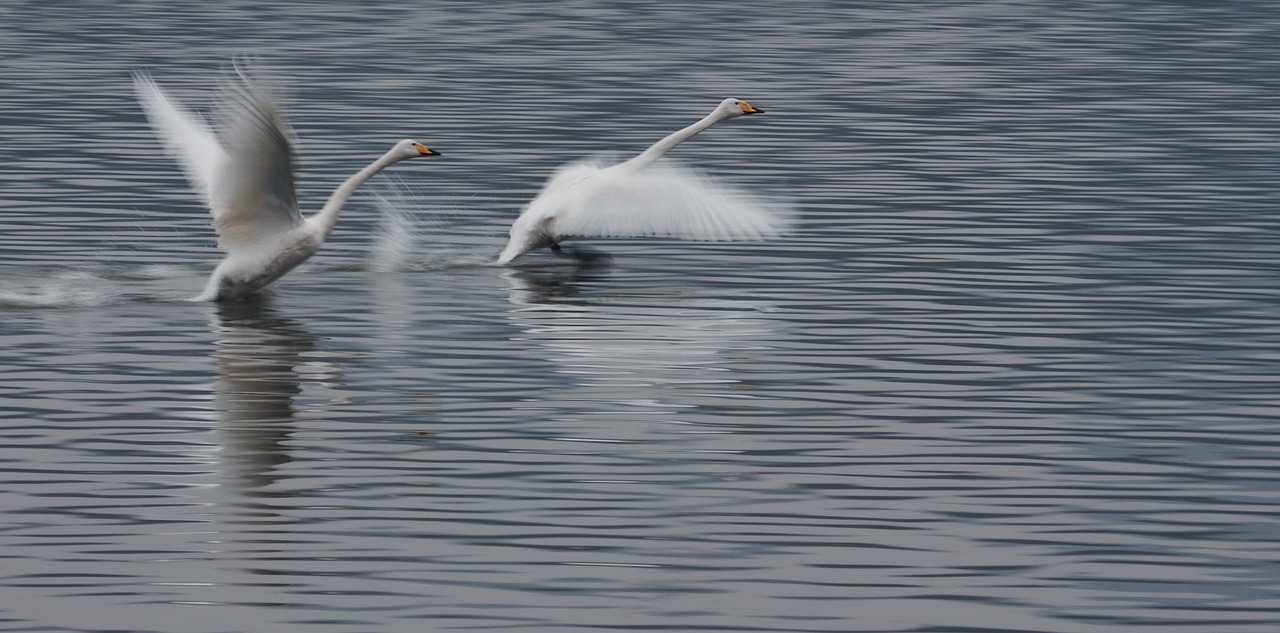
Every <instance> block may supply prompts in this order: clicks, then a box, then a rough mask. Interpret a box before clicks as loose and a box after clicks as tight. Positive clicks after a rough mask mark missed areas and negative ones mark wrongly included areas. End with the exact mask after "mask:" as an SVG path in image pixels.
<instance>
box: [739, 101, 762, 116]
mask: <svg viewBox="0 0 1280 633" xmlns="http://www.w3.org/2000/svg"><path fill="white" fill-rule="evenodd" d="M738 107H739V108H742V113H743V114H764V110H761V109H760V108H757V107H755V106H753V105H751V104H750V103H747V102H746V101H739V102H738Z"/></svg>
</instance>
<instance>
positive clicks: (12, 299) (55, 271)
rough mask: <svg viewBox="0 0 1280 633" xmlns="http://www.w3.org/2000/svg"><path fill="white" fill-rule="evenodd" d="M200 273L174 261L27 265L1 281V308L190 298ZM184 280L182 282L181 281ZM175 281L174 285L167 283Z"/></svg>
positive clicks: (58, 306)
mask: <svg viewBox="0 0 1280 633" xmlns="http://www.w3.org/2000/svg"><path fill="white" fill-rule="evenodd" d="M200 276H201V272H200V271H197V270H195V269H193V268H187V267H184V266H174V265H140V266H129V265H121V266H92V265H84V266H75V267H57V268H51V267H42V268H36V269H30V268H24V269H22V270H21V271H10V272H9V274H4V275H3V280H0V308H11V309H21V308H89V307H98V306H107V305H117V304H122V303H131V302H171V301H175V302H176V301H187V300H189V299H191V297H193V296H195V292H196V291H193V290H192V289H191V288H188V287H186V286H188V285H189V283H190V282H189V281H188V280H190V279H193V278H198V277H200ZM179 280H181V281H179ZM168 282H173V284H174V287H167V284H168Z"/></svg>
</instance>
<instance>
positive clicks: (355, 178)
mask: <svg viewBox="0 0 1280 633" xmlns="http://www.w3.org/2000/svg"><path fill="white" fill-rule="evenodd" d="M394 153H395V151H394V150H392V151H389V152H387V153H386V154H383V155H382V157H380V158H378V160H375V161H373V162H372V163H369V164H368V165H367V166H366V167H365V168H364V169H361V170H360V171H358V172H356V173H354V174H352V175H351V177H350V178H347V179H346V180H345V181H343V183H342V184H341V185H339V186H338V188H337V189H334V190H333V193H332V194H330V195H329V200H328V201H327V202H325V203H324V207H323V208H321V209H320V212H319V213H317V214H315V215H313V216H311V218H310V219H309V220H308V222H310V223H314V224H316V225H317V228H318V229H319V230H320V231H321V235H323V236H327V235H329V232H330V231H332V230H333V227H334V225H335V224H337V222H338V214H340V213H342V207H343V206H345V205H346V204H347V199H349V198H350V197H351V194H353V193H355V191H356V188H358V187H359V186H360V185H363V184H364V183H365V181H366V180H369V179H370V178H373V177H374V175H376V174H377V173H378V172H380V171H382V170H383V169H386V168H387V167H389V166H390V165H392V164H393V163H396V162H397V159H396V158H395V157H394V156H393V154H394Z"/></svg>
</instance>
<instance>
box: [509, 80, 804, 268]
mask: <svg viewBox="0 0 1280 633" xmlns="http://www.w3.org/2000/svg"><path fill="white" fill-rule="evenodd" d="M761 112H764V110H762V109H760V108H756V107H754V106H752V105H751V104H750V103H747V102H746V101H743V100H741V99H733V98H730V99H725V100H723V101H721V102H720V104H719V105H717V106H716V108H715V109H714V110H712V111H711V114H708V115H707V116H705V117H703V118H702V119H701V120H699V121H698V122H696V123H694V124H693V125H690V126H689V127H686V128H684V129H682V130H679V131H677V132H675V133H672V134H670V135H668V136H666V137H664V138H663V139H662V140H660V141H658V142H657V143H654V144H653V145H652V146H650V147H649V148H648V149H646V150H645V151H643V152H641V153H640V154H639V155H637V156H636V157H634V158H632V159H630V160H627V161H624V162H622V163H618V164H616V165H608V166H606V165H602V164H599V163H596V162H591V161H586V162H578V163H573V164H570V165H567V166H565V167H562V168H561V169H560V170H559V171H557V172H556V173H555V174H553V175H552V176H551V178H549V179H548V180H547V183H546V184H545V185H544V186H543V188H542V191H541V192H540V193H539V194H538V195H537V196H536V197H534V199H533V201H532V202H530V203H529V205H528V206H527V207H525V209H524V211H523V212H521V214H520V216H519V217H517V218H516V221H515V223H513V224H512V225H511V236H510V238H509V239H508V240H507V245H506V247H505V248H503V249H502V252H501V253H500V254H499V255H498V261H497V263H498V264H507V263H509V262H511V261H512V260H513V259H515V258H517V257H520V256H521V255H524V254H525V253H528V252H530V251H534V250H537V249H539V248H542V247H544V246H550V247H551V249H552V250H553V251H554V252H556V253H560V252H561V250H560V246H559V245H560V242H562V241H564V240H566V239H569V238H571V237H642V236H644V237H676V238H683V239H695V240H712V241H714V240H729V239H756V240H758V239H763V238H766V237H774V236H776V235H778V233H779V232H780V231H781V230H782V229H783V228H784V226H785V224H786V219H785V218H784V217H783V214H781V213H780V212H779V211H777V210H776V209H772V208H770V207H769V205H766V204H763V203H761V202H759V201H757V200H754V199H752V197H751V196H749V195H747V194H745V193H743V192H739V191H735V190H732V189H729V188H727V187H724V186H721V185H718V184H716V183H715V182H713V181H710V180H708V179H706V178H703V177H700V176H699V175H698V174H696V173H693V172H690V171H689V170H686V169H680V168H678V167H675V166H661V165H654V164H653V163H654V161H656V160H658V159H659V158H661V157H662V155H664V154H666V153H667V152H668V151H670V150H671V149H672V148H674V147H675V146H677V145H679V144H680V143H682V142H684V141H686V140H688V139H689V138H691V137H692V136H693V135H695V134H697V133H699V132H701V131H703V130H705V129H707V128H709V127H711V126H712V125H715V124H716V123H719V122H720V121H725V120H728V119H733V118H736V117H740V116H746V115H748V114H757V113H761Z"/></svg>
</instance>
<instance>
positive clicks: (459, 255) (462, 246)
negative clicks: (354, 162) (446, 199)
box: [367, 179, 503, 272]
mask: <svg viewBox="0 0 1280 633" xmlns="http://www.w3.org/2000/svg"><path fill="white" fill-rule="evenodd" d="M424 198H425V195H424V194H421V193H420V192H417V191H415V190H414V188H413V187H412V186H411V185H409V184H407V183H406V182H404V181H403V180H396V179H388V183H383V184H381V185H380V190H379V191H377V193H375V194H374V200H375V203H374V204H375V206H377V208H378V215H379V218H378V226H377V228H376V229H375V231H374V234H373V244H372V245H371V247H370V252H369V259H368V263H367V267H368V269H369V270H371V271H373V272H421V271H431V270H443V269H447V268H454V267H458V266H475V265H482V264H488V263H491V262H492V261H493V260H494V258H495V256H496V253H497V249H498V248H499V247H500V246H501V244H502V240H503V236H502V235H501V233H499V232H498V230H499V229H498V228H497V227H493V226H485V225H483V224H481V225H477V223H476V222H475V221H474V220H475V218H477V217H483V216H482V214H480V213H471V212H465V211H461V210H440V209H425V208H423V204H422V202H421V201H422V200H423V199H424Z"/></svg>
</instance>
